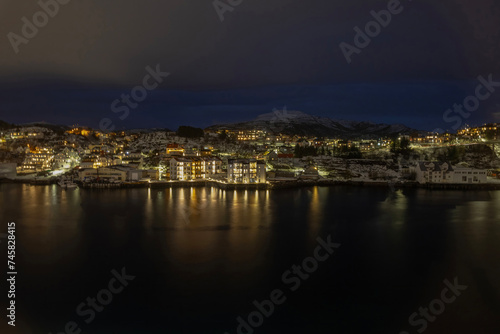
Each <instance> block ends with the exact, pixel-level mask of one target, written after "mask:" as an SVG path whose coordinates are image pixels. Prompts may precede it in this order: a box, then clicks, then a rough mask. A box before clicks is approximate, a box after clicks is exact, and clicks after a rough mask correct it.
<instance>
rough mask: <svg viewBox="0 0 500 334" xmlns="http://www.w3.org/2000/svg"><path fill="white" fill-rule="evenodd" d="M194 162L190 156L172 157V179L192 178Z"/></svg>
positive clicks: (184, 179)
mask: <svg viewBox="0 0 500 334" xmlns="http://www.w3.org/2000/svg"><path fill="white" fill-rule="evenodd" d="M192 167H193V162H192V160H191V159H189V158H183V157H176V158H172V159H170V179H171V180H179V181H187V180H192V175H193V172H192Z"/></svg>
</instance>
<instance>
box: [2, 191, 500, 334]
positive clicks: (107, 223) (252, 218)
mask: <svg viewBox="0 0 500 334" xmlns="http://www.w3.org/2000/svg"><path fill="white" fill-rule="evenodd" d="M10 221H14V222H15V223H16V237H17V240H16V267H17V268H16V269H17V272H18V275H17V282H16V305H17V309H16V327H15V328H13V327H10V326H7V318H6V317H5V315H4V314H6V311H3V312H2V320H1V322H0V333H22V334H31V333H36V334H39V333H49V332H52V333H53V334H56V333H65V330H64V327H65V326H66V323H68V322H70V321H74V322H75V323H76V324H77V325H78V328H79V329H80V330H81V333H89V334H90V333H92V334H93V333H96V334H97V333H124V334H128V333H167V334H168V333H172V334H173V333H185V334H194V333H219V334H224V333H225V332H227V333H230V334H233V333H238V331H237V327H238V322H237V318H238V317H240V316H241V317H242V318H245V319H247V317H248V315H249V313H251V312H254V311H255V310H256V306H255V305H253V304H252V303H253V301H254V300H257V301H259V302H260V301H263V300H265V299H269V298H270V293H271V291H273V290H275V289H279V290H281V291H282V292H283V296H284V297H285V298H286V300H285V301H284V302H283V303H282V304H280V305H275V307H274V312H273V314H272V315H270V316H269V317H268V318H265V319H264V321H263V324H262V325H260V326H259V327H258V328H255V329H250V330H248V329H246V330H240V332H241V333H252V331H253V333H273V334H274V333H304V334H307V333H384V334H399V333H400V332H401V331H406V332H408V333H418V332H417V330H419V329H420V330H422V332H425V333H429V334H430V333H486V334H489V333H492V334H493V333H494V334H497V333H500V192H498V191H491V192H489V191H427V190H421V189H419V190H415V189H411V190H410V189H408V190H398V191H396V192H391V190H390V189H383V188H361V187H331V188H328V187H324V188H316V187H315V188H301V189H292V190H277V191H222V190H219V189H216V188H206V189H205V188H196V189H159V190H158V189H128V190H82V189H76V190H62V189H60V188H58V187H57V186H29V185H18V184H1V185H0V223H1V229H0V233H6V231H7V222H10ZM329 236H330V238H331V240H332V241H333V242H335V243H339V244H341V246H340V247H339V248H337V249H336V250H335V252H334V253H333V254H332V255H331V256H330V257H329V258H328V259H327V260H325V261H324V262H320V263H319V264H318V266H317V269H316V270H314V271H312V272H311V273H310V274H309V277H308V278H307V279H303V280H300V287H298V288H297V289H296V290H295V291H292V289H291V288H292V287H294V284H291V283H288V284H287V283H285V282H284V281H283V280H282V275H283V273H285V272H286V271H287V270H290V268H291V267H292V266H293V265H301V264H302V261H303V259H305V258H307V257H310V256H313V255H314V252H315V249H316V248H317V247H318V245H319V243H318V241H317V238H318V237H320V238H322V240H327V239H328V237H329ZM1 241H2V242H1V243H0V254H1V261H2V262H5V265H2V274H1V276H2V282H3V283H2V285H1V287H2V291H1V292H0V296H1V297H0V306H1V308H2V310H5V309H6V307H7V297H6V293H7V288H6V286H7V284H5V282H6V271H7V269H6V262H7V244H6V240H5V239H2V240H1ZM322 251H323V250H322ZM322 254H326V253H322ZM122 268H125V270H126V273H127V275H132V276H135V278H134V279H133V280H131V281H129V282H128V286H126V287H125V288H124V289H123V290H122V291H121V292H120V293H118V294H115V295H113V296H112V298H113V299H112V300H111V301H110V303H109V304H108V305H106V306H104V309H103V310H102V311H101V312H96V313H95V318H94V319H93V320H92V321H90V322H89V323H86V322H85V320H88V316H81V315H78V314H77V312H76V308H77V306H78V305H79V304H81V303H82V302H85V301H86V299H87V298H88V297H96V295H97V294H98V293H99V291H101V290H102V289H106V288H108V284H109V282H110V280H111V278H112V277H113V274H112V273H111V271H112V270H113V269H114V270H117V271H121V270H122ZM455 278H457V279H458V282H459V284H460V285H465V286H467V289H466V290H464V291H462V292H461V294H460V296H458V297H456V298H455V300H454V301H453V302H451V303H449V304H445V310H444V311H442V312H441V313H440V314H439V315H437V316H436V317H435V319H433V321H427V327H426V328H425V330H423V326H422V325H419V326H412V325H410V324H409V322H408V318H409V316H410V315H411V314H412V313H414V312H418V311H419V308H420V307H429V303H430V302H431V301H433V300H435V299H441V292H442V290H443V289H444V288H445V287H446V285H445V283H444V280H446V279H447V280H449V281H450V282H453V280H454V279H455ZM450 296H451V295H450ZM420 318H422V317H421V316H418V318H417V319H420ZM257 320H258V319H257ZM72 332H73V331H72V330H69V331H66V333H72ZM74 333H79V332H78V330H75V331H74Z"/></svg>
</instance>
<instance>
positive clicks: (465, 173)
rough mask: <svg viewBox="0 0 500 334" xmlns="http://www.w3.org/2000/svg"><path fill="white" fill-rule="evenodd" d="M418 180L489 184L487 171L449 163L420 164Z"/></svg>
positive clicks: (417, 170) (416, 171) (421, 181)
mask: <svg viewBox="0 0 500 334" xmlns="http://www.w3.org/2000/svg"><path fill="white" fill-rule="evenodd" d="M415 173H416V180H417V182H419V183H421V184H425V183H453V184H475V183H487V171H486V170H482V169H474V168H464V167H453V166H452V165H451V164H450V163H447V162H419V163H418V164H417V166H416V168H415Z"/></svg>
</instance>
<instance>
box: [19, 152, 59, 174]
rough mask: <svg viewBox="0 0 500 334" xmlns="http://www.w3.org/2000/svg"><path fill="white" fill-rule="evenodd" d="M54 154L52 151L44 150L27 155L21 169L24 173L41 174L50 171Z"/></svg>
mask: <svg viewBox="0 0 500 334" xmlns="http://www.w3.org/2000/svg"><path fill="white" fill-rule="evenodd" d="M53 159H54V153H53V151H52V149H49V148H43V149H36V150H34V151H30V152H29V153H27V154H26V157H25V158H24V162H23V164H22V166H21V168H20V171H23V172H40V171H44V170H50V169H51V167H52V160H53Z"/></svg>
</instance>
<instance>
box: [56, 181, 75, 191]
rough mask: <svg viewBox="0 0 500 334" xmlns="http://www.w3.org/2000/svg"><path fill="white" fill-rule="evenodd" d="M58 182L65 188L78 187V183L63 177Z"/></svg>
mask: <svg viewBox="0 0 500 334" xmlns="http://www.w3.org/2000/svg"><path fill="white" fill-rule="evenodd" d="M57 184H58V185H59V186H60V187H61V188H65V189H73V188H76V187H77V184H76V183H74V182H73V181H72V180H66V179H61V180H60V181H59V182H57Z"/></svg>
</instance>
